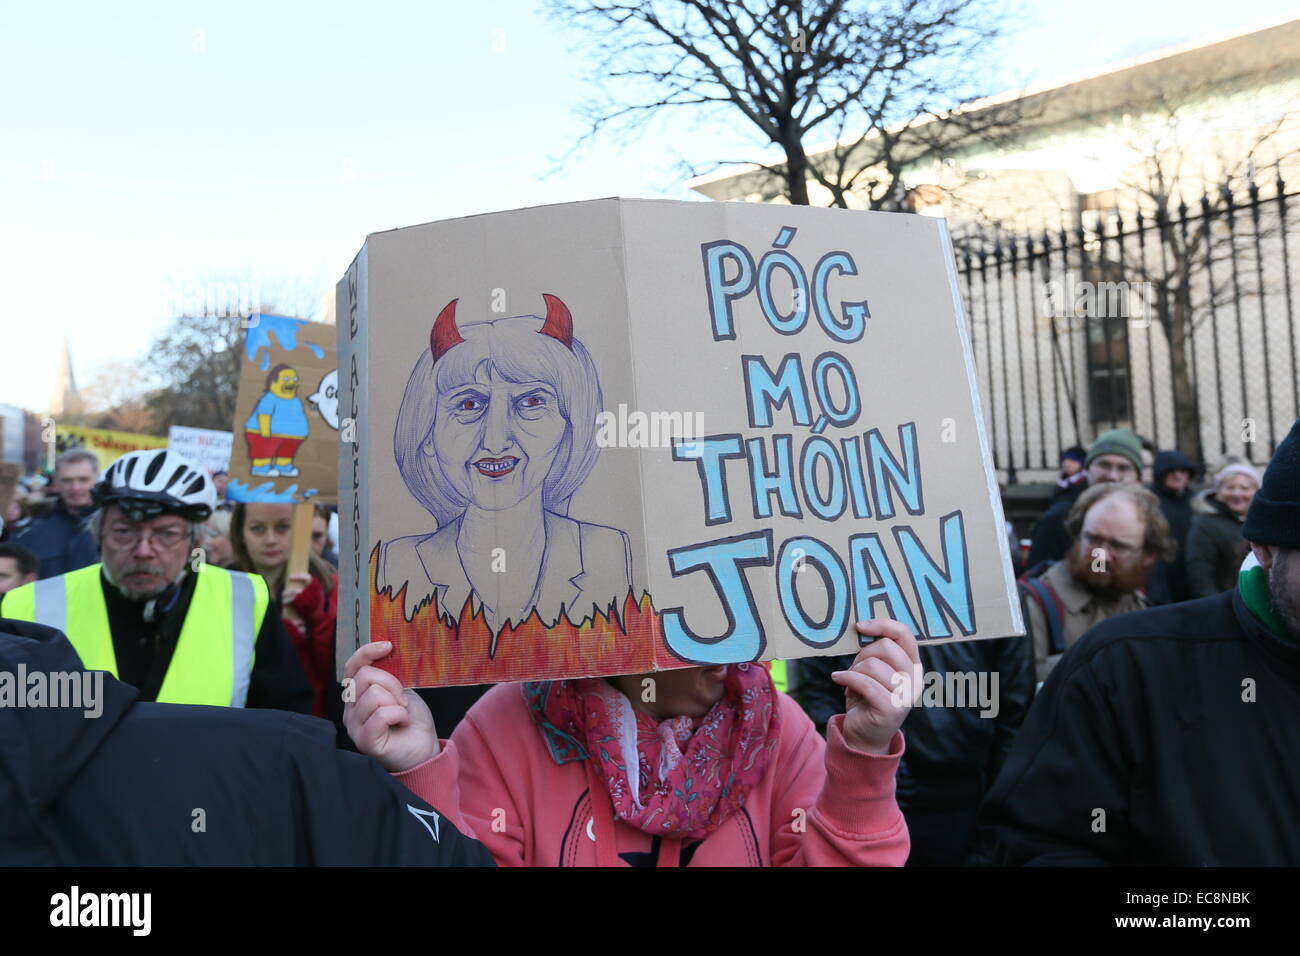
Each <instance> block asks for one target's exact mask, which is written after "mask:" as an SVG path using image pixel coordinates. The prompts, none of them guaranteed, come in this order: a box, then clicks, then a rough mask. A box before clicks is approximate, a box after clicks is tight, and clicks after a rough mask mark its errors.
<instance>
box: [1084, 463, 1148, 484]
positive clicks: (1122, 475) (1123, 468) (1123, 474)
mask: <svg viewBox="0 0 1300 956" xmlns="http://www.w3.org/2000/svg"><path fill="white" fill-rule="evenodd" d="M1091 467H1092V470H1094V471H1096V472H1097V476H1098V477H1101V476H1103V475H1104V476H1106V477H1110V476H1111V475H1114V476H1116V477H1118V478H1119V479H1120V480H1125V479H1127V480H1130V481H1131V480H1132V479H1133V478H1134V477H1136V476H1137V469H1136V468H1134V467H1133V466H1132V465H1131V464H1129V463H1128V462H1126V461H1125V462H1110V461H1094V462H1093V463H1092V466H1091Z"/></svg>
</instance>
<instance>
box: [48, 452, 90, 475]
mask: <svg viewBox="0 0 1300 956" xmlns="http://www.w3.org/2000/svg"><path fill="white" fill-rule="evenodd" d="M79 461H88V462H90V466H91V467H92V468H94V469H95V471H96V472H98V471H99V470H100V468H99V456H98V455H96V454H95V453H94V452H93V451H91V450H90V449H89V448H69V449H68V450H67V451H65V452H64V453H63V454H61V455H59V457H58V458H56V459H54V473H55V474H56V475H57V474H58V473H59V469H60V468H62V467H63V466H64V465H75V464H76V463H77V462H79Z"/></svg>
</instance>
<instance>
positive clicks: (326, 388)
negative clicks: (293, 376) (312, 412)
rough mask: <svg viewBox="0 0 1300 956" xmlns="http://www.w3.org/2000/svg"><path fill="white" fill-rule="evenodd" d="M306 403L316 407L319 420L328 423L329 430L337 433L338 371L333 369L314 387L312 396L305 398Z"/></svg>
mask: <svg viewBox="0 0 1300 956" xmlns="http://www.w3.org/2000/svg"><path fill="white" fill-rule="evenodd" d="M307 401H309V402H311V404H313V405H315V406H316V411H318V412H320V416H321V418H323V419H325V421H327V422H328V423H329V426H330V428H333V429H334V430H335V431H338V427H339V370H338V369H334V370H333V371H332V372H330V373H329V374H328V375H326V376H325V377H324V378H323V379H321V380H320V385H318V386H317V387H316V391H315V393H314V394H311V395H308V396H307Z"/></svg>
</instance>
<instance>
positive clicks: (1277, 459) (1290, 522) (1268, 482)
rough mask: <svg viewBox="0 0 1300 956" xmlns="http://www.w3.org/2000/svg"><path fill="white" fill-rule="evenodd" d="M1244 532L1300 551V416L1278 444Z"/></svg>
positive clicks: (1263, 541)
mask: <svg viewBox="0 0 1300 956" xmlns="http://www.w3.org/2000/svg"><path fill="white" fill-rule="evenodd" d="M1241 536H1242V537H1243V538H1245V539H1246V540H1247V541H1253V542H1255V543H1256V544H1276V545H1280V546H1281V547H1283V548H1288V549H1291V550H1293V551H1300V419H1297V421H1296V423H1295V424H1294V425H1292V426H1291V433H1290V434H1289V435H1287V436H1286V438H1284V439H1282V444H1280V445H1278V446H1277V451H1276V452H1275V453H1274V454H1273V460H1272V461H1271V462H1269V465H1268V469H1267V470H1266V471H1265V472H1264V481H1263V484H1261V485H1260V489H1259V491H1257V492H1255V497H1254V498H1253V499H1252V500H1251V502H1250V510H1249V511H1248V512H1246V523H1245V525H1244V526H1243V527H1242V529H1241Z"/></svg>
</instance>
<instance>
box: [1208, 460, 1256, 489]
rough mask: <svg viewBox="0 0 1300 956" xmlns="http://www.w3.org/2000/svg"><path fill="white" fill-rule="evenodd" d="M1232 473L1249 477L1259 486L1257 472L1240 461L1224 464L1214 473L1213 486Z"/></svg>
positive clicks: (1216, 486) (1216, 485) (1225, 479)
mask: <svg viewBox="0 0 1300 956" xmlns="http://www.w3.org/2000/svg"><path fill="white" fill-rule="evenodd" d="M1233 475H1241V477H1243V478H1249V479H1250V480H1251V481H1253V482H1254V483H1255V487H1256V488H1258V487H1259V472H1257V471H1256V470H1255V469H1254V468H1252V467H1251V466H1250V465H1246V464H1242V463H1241V462H1233V463H1232V464H1231V465H1224V466H1223V467H1222V468H1220V469H1219V470H1218V471H1216V472H1215V473H1214V487H1215V488H1218V487H1219V486H1220V485H1221V484H1223V483H1224V482H1225V481H1227V480H1228V479H1229V478H1231V477H1232V476H1233Z"/></svg>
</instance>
